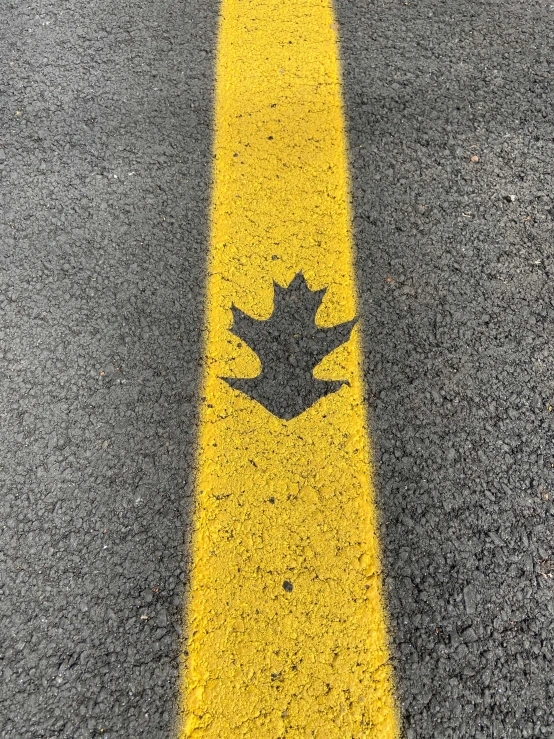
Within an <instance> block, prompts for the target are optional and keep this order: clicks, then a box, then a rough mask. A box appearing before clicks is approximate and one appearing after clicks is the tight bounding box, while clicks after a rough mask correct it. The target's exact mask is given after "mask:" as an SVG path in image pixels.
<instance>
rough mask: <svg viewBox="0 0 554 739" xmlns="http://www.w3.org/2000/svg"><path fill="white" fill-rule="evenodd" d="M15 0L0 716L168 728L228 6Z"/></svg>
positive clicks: (26, 734) (48, 730)
mask: <svg viewBox="0 0 554 739" xmlns="http://www.w3.org/2000/svg"><path fill="white" fill-rule="evenodd" d="M3 7H4V9H3V11H2V27H1V30H0V33H1V34H2V36H3V39H1V40H0V49H1V50H2V51H1V61H2V76H1V80H0V85H1V92H0V94H1V96H2V110H1V114H0V115H1V117H2V123H1V130H2V144H1V148H2V152H1V153H0V157H1V161H0V167H1V170H0V177H1V185H0V186H1V192H2V198H3V202H2V206H1V207H2V232H1V237H2V240H1V250H0V260H1V261H0V316H1V318H0V321H1V323H0V326H1V331H2V340H1V344H2V346H1V350H0V369H1V373H2V375H1V381H2V396H1V402H2V408H1V413H2V420H1V424H0V434H1V441H0V447H1V449H2V454H1V458H0V464H1V465H2V469H1V470H0V474H1V475H2V478H1V479H2V492H1V494H0V526H1V529H0V537H1V538H0V542H1V543H0V588H1V599H0V635H1V637H0V675H1V677H0V736H2V737H5V738H6V739H7V738H9V739H29V738H30V737H33V739H38V738H39V737H49V738H50V739H54V738H56V739H57V738H62V737H63V739H77V738H78V737H96V736H103V737H108V738H109V739H116V737H117V738H121V739H139V738H140V737H148V738H149V739H154V738H155V737H168V736H169V735H170V727H171V724H172V721H173V703H174V696H175V691H176V686H177V674H178V673H177V663H176V656H177V646H178V633H177V631H178V628H179V626H180V623H181V612H182V603H181V593H182V581H183V579H184V575H183V562H184V557H183V552H184V549H183V544H184V534H185V531H186V520H187V500H190V498H187V496H190V487H189V481H190V470H191V465H192V457H193V448H194V446H193V444H194V420H195V415H196V404H197V402H196V391H197V382H198V374H199V373H198V369H199V352H200V339H201V327H202V322H203V291H204V281H205V274H204V273H205V258H206V243H207V223H206V213H207V208H208V201H209V178H210V156H211V155H210V147H211V116H212V87H213V72H212V70H213V57H214V52H215V30H216V26H215V22H216V8H215V4H214V3H208V4H207V3H205V2H204V0H198V1H194V2H187V3H186V4H185V3H174V2H169V1H166V0H156V2H153V3H145V2H142V0H125V2H104V1H100V2H92V3H91V2H87V1H85V0H69V1H68V2H60V1H58V0H54V1H51V0H42V2H41V3H33V4H24V5H22V4H21V3H16V2H8V0H6V3H5V5H4V6H3Z"/></svg>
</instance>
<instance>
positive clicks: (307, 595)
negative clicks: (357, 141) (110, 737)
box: [180, 0, 398, 739]
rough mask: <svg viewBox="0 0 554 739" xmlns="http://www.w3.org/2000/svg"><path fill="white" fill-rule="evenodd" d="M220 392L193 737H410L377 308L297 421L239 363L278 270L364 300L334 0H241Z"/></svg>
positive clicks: (222, 66) (226, 106) (216, 208)
mask: <svg viewBox="0 0 554 739" xmlns="http://www.w3.org/2000/svg"><path fill="white" fill-rule="evenodd" d="M215 131H216V133H215V149H214V152H215V163H214V183H213V199H212V214H211V245H210V259H209V275H208V290H207V334H206V347H205V357H206V358H205V374H204V386H203V404H202V408H201V419H200V420H201V425H200V435H199V450H198V468H197V478H196V496H197V497H196V511H195V516H194V540H193V546H192V576H191V589H190V594H189V603H188V607H187V633H188V643H187V652H186V654H187V655H188V656H187V657H186V660H185V663H184V665H183V687H182V709H183V713H184V714H185V719H184V721H183V724H182V727H181V729H180V736H181V737H194V739H237V738H238V737H245V738H248V739H281V738H284V737H298V738H299V739H300V738H301V737H302V738H304V737H316V738H317V739H354V738H355V739H360V738H361V737H367V738H369V737H371V738H372V739H393V738H394V737H397V736H398V721H397V715H396V709H395V703H394V698H393V691H392V680H391V668H390V665H389V654H388V649H387V635H386V626H385V616H384V610H383V603H382V598H381V574H380V563H379V546H378V540H377V532H376V514H375V509H374V502H373V490H372V484H371V471H370V463H369V443H368V435H367V429H366V424H365V414H366V411H365V407H364V402H363V386H362V375H361V351H360V336H359V330H360V328H359V326H356V327H355V328H354V331H353V333H352V336H351V338H350V340H348V341H346V342H345V343H344V344H343V345H342V346H340V347H339V348H338V349H336V350H335V351H333V352H332V353H331V354H329V355H328V356H327V357H326V358H325V359H324V360H323V361H322V362H321V364H320V365H318V367H317V369H316V370H315V372H314V375H315V377H317V378H320V379H326V380H348V382H349V383H350V384H345V385H343V386H342V387H341V388H340V390H338V392H332V393H330V394H328V395H326V396H325V397H323V398H321V399H320V400H318V401H317V402H315V403H314V404H313V405H312V406H311V407H309V408H308V409H307V410H305V411H304V412H303V413H301V414H300V415H297V416H296V417H294V418H292V419H291V420H282V419H281V418H278V417H277V416H276V415H273V414H272V413H270V412H269V411H268V410H266V408H265V407H264V406H263V405H261V404H260V403H258V402H256V401H255V400H253V399H251V397H249V396H248V395H247V394H245V393H243V392H240V391H239V390H237V389H236V388H233V387H231V386H230V384H229V383H227V382H225V381H224V380H222V379H221V378H230V377H239V378H248V377H255V376H256V375H258V374H259V373H260V369H261V366H260V359H259V357H258V355H257V354H256V353H255V352H254V351H253V350H252V348H250V346H249V345H248V344H247V343H246V342H245V341H242V340H241V339H240V338H238V336H236V335H235V334H233V333H232V332H231V330H230V329H231V328H232V326H233V310H232V306H236V307H237V308H238V309H240V311H242V312H243V313H245V314H248V315H249V316H251V317H253V318H255V319H258V320H266V319H268V318H269V317H270V316H271V314H272V311H273V307H274V281H275V282H276V283H277V284H278V285H280V286H282V287H283V288H286V287H287V286H288V285H289V284H290V283H291V281H292V280H293V278H294V277H295V275H297V274H298V273H300V272H301V273H302V274H303V276H304V278H305V280H306V282H307V285H308V287H309V288H310V290H313V291H315V290H320V289H323V288H328V290H327V292H326V293H325V295H324V297H323V301H322V304H321V307H320V309H319V311H318V313H317V318H316V320H317V324H318V325H319V326H320V327H325V326H329V327H331V326H335V325H337V324H340V323H343V322H345V321H349V320H350V319H352V318H353V317H354V316H355V315H356V296H355V280H354V273H353V248H352V235H351V227H350V213H349V205H348V202H349V195H348V175H347V156H346V143H345V132H344V121H343V114H342V106H341V89H340V70H339V62H338V45H337V35H336V26H335V22H334V17H333V12H332V8H331V7H330V5H329V2H328V0H273V1H272V2H271V1H270V2H268V0H223V2H222V6H221V18H220V31H219V49H218V65H217V96H216V111H215Z"/></svg>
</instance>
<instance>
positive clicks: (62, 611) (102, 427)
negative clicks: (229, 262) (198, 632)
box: [0, 0, 554, 739]
mask: <svg viewBox="0 0 554 739" xmlns="http://www.w3.org/2000/svg"><path fill="white" fill-rule="evenodd" d="M336 10H337V14H338V18H339V26H340V35H341V41H342V56H343V66H344V70H343V73H344V82H345V98H346V113H347V121H348V127H349V137H350V149H351V174H352V189H353V205H354V216H355V235H356V247H357V270H358V288H359V292H360V295H361V302H362V305H361V313H362V322H363V329H364V341H365V362H366V365H365V371H366V383H367V392H368V404H369V412H370V424H371V429H372V434H373V441H374V445H375V462H376V484H377V489H378V500H379V505H380V510H381V515H382V521H381V523H382V530H381V537H382V545H383V558H384V565H385V573H386V580H385V582H386V594H387V606H388V610H389V614H390V621H391V635H392V652H393V658H394V665H395V678H396V684H397V691H398V696H399V703H400V707H401V712H402V720H403V726H404V732H405V735H406V737H407V739H427V738H429V739H439V738H440V739H442V738H444V739H446V738H447V737H450V738H452V739H465V738H466V737H467V739H482V738H483V737H495V738H502V739H505V738H506V739H510V738H511V737H513V738H514V739H520V738H522V737H554V715H553V712H552V705H554V536H553V535H554V485H553V479H552V470H553V464H554V453H553V448H552V441H553V439H554V430H553V423H552V419H553V417H554V410H553V409H552V407H553V406H554V385H553V372H554V361H553V358H552V349H551V346H550V343H551V336H552V322H553V317H554V304H553V298H554V290H553V283H552V279H553V272H554V246H553V228H554V203H553V201H552V192H553V191H554V182H553V179H554V178H553V175H552V162H553V161H554V126H553V123H552V103H553V94H554V93H553V89H554V88H553V84H552V83H553V79H552V76H553V70H554V52H553V51H552V48H553V47H552V34H553V31H554V6H553V5H551V4H549V3H548V2H546V3H545V2H536V1H535V0H526V1H525V2H523V0H520V1H516V0H502V1H500V0H491V1H490V2H475V0H459V1H458V2H454V0H447V1H446V2H442V1H440V0H419V1H418V2H416V1H415V0H408V2H400V0H398V1H396V0H395V2H392V1H391V0H366V2H362V1H361V0H341V1H340V2H337V4H336ZM217 11H218V7H217V3H216V2H212V1H211V0H189V2H187V3H170V2H168V1H167V0H165V1H162V0H154V1H153V2H151V3H144V2H142V1H141V0H127V1H126V2H123V1H120V0H111V1H110V2H107V1H106V0H101V1H100V2H95V3H88V2H85V1H84V0H79V1H77V0H66V2H63V3H62V2H61V1H60V0H54V1H50V0H40V2H36V3H33V4H24V5H23V4H21V3H16V2H15V1H14V0H5V2H4V5H3V6H2V23H1V26H0V60H1V68H2V74H1V76H0V96H1V97H0V99H1V101H2V106H1V109H0V116H1V124H0V136H1V138H0V191H1V198H2V201H1V208H0V216H1V225H0V228H1V231H0V234H1V245H0V260H1V261H0V332H1V333H0V337H1V338H0V371H1V383H2V395H1V400H0V402H1V414H2V416H1V424H0V438H1V443H0V450H1V453H0V475H1V477H0V479H1V480H2V487H1V492H0V596H1V597H0V672H1V678H0V736H1V737H3V738H4V737H5V738H6V739H28V738H31V737H32V738H33V739H38V738H39V737H40V738H46V737H48V738H49V739H80V738H82V737H83V738H84V737H106V738H108V739H142V738H143V737H144V739H146V738H147V737H148V739H158V738H160V739H161V738H162V737H169V736H170V735H171V730H172V728H171V727H172V725H173V721H174V714H175V698H176V694H177V686H178V664H177V654H178V648H179V633H180V628H181V623H182V594H183V588H184V586H185V585H186V568H185V550H186V540H187V525H188V521H189V517H190V499H191V483H192V480H191V469H192V463H193V456H194V440H195V431H196V418H197V416H196V414H197V400H198V399H197V387H198V381H199V370H200V352H201V345H200V341H201V328H202V325H203V318H204V304H203V294H204V286H205V260H206V255H207V238H208V230H207V226H208V223H207V210H208V203H209V188H210V167H211V141H212V139H211V136H212V108H213V84H214V56H215V32H216V22H217Z"/></svg>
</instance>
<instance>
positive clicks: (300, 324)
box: [221, 272, 357, 421]
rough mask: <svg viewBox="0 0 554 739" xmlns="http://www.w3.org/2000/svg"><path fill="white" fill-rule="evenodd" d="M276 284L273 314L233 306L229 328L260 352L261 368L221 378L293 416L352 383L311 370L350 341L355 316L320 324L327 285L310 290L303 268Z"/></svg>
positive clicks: (281, 414) (279, 413) (272, 409)
mask: <svg viewBox="0 0 554 739" xmlns="http://www.w3.org/2000/svg"><path fill="white" fill-rule="evenodd" d="M273 289H274V293H273V296H274V297H273V313H272V314H271V316H270V317H269V318H268V319H267V320H265V321H263V320H261V321H260V320H258V319H257V318H252V317H251V316H249V315H248V314H246V313H243V312H242V311H241V310H239V308H237V307H236V306H234V305H233V306H231V310H232V313H233V326H232V327H231V331H232V333H234V334H235V336H237V337H238V338H239V339H241V340H242V341H244V342H246V343H247V344H248V346H249V347H250V348H251V349H253V350H254V351H255V352H256V354H257V355H258V357H259V359H260V361H261V363H262V371H261V372H260V374H259V375H258V376H257V377H253V378H241V377H222V378H221V379H222V380H224V381H225V382H227V383H228V384H229V385H230V386H231V387H232V388H234V389H235V390H239V391H240V392H242V393H244V394H245V395H248V396H249V397H250V398H252V399H253V400H256V401H257V402H258V403H260V404H261V405H263V406H264V408H266V409H267V410H268V411H269V412H270V413H272V414H273V415H274V416H277V417H278V418H282V419H284V420H286V421H289V420H290V419H291V418H295V416H299V415H300V414H301V413H303V412H304V411H305V410H307V409H308V408H309V407H310V406H311V405H313V404H314V403H315V402H316V401H317V400H319V399H320V398H323V397H324V396H325V395H329V394H330V393H334V392H336V391H337V390H339V389H340V388H341V387H342V386H343V385H345V384H346V385H348V381H347V380H318V379H316V378H315V377H314V376H313V369H314V367H315V366H316V365H318V364H319V362H321V360H322V359H323V358H324V357H326V356H327V355H328V354H330V353H331V352H332V351H333V350H334V349H336V348H337V347H339V346H341V344H344V343H345V342H346V341H348V339H349V338H350V334H351V333H352V329H353V328H354V325H355V323H356V321H357V319H356V318H354V319H353V320H352V321H346V322H345V323H340V324H338V325H337V326H332V327H330V328H320V327H319V326H317V325H316V323H315V315H316V313H317V310H318V308H319V306H320V305H321V301H322V300H323V296H324V295H325V292H326V290H327V288H324V289H323V290H314V291H312V290H310V288H309V287H308V285H307V284H306V280H305V279H304V276H303V275H302V273H301V272H299V273H298V274H297V275H296V276H295V277H294V279H293V280H292V282H291V283H290V285H289V286H288V287H286V288H284V287H281V285H279V284H278V283H276V282H274V283H273Z"/></svg>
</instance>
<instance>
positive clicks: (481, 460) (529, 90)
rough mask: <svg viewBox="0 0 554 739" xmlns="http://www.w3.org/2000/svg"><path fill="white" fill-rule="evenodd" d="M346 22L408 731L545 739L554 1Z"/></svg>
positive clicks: (391, 600) (553, 593) (378, 441)
mask: <svg viewBox="0 0 554 739" xmlns="http://www.w3.org/2000/svg"><path fill="white" fill-rule="evenodd" d="M362 5H363V6H364V7H363V9H362ZM338 10H339V19H340V27H341V31H342V42H343V46H342V52H343V61H344V76H345V82H346V85H345V90H346V107H347V112H348V120H349V127H350V146H351V157H352V177H353V200H354V212H355V230H356V241H357V248H358V282H359V288H360V292H361V299H362V315H363V320H364V329H365V356H366V372H367V389H368V393H369V408H370V420H371V425H372V430H373V436H374V443H375V447H376V464H377V486H378V491H379V502H380V508H381V512H382V524H383V527H382V542H383V550H384V565H385V570H386V575H387V580H386V582H387V586H388V587H387V595H388V604H389V611H390V615H391V624H392V633H393V646H394V652H395V661H396V667H397V669H396V676H397V683H398V692H399V696H400V699H401V707H402V712H403V717H404V725H405V729H406V735H407V737H408V739H416V738H417V739H439V737H440V738H442V737H444V738H445V739H446V737H451V738H452V739H462V738H464V739H465V738H466V737H467V739H482V738H483V737H498V738H501V739H509V738H511V737H513V738H514V739H521V738H522V737H536V736H548V737H551V736H554V712H553V711H552V706H553V705H554V485H553V478H552V465H553V461H554V459H553V448H552V440H553V438H554V436H553V424H552V418H553V416H554V411H552V408H551V407H550V406H551V404H552V405H554V385H553V374H554V361H553V356H552V322H553V318H554V307H553V298H554V288H553V278H554V244H553V232H554V229H553V226H554V221H553V218H554V203H553V200H552V193H553V192H554V177H553V174H552V172H553V165H552V163H553V162H554V143H553V137H554V126H553V123H552V103H553V90H554V88H553V81H554V80H553V73H554V54H553V51H552V48H553V47H552V35H553V32H554V6H552V5H550V4H545V3H543V2H525V3H523V2H517V1H514V0H502V1H501V2H500V1H495V2H474V1H473V0H461V1H457V2H450V1H447V2H444V0H420V1H418V2H413V1H412V0H408V1H407V2H395V3H392V2H385V3H384V2H381V1H379V2H377V0H376V1H375V2H371V3H367V4H365V3H364V4H362V3H361V2H356V3H350V2H346V1H344V2H339V3H338ZM550 411H552V412H550Z"/></svg>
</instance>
